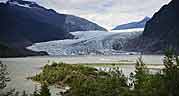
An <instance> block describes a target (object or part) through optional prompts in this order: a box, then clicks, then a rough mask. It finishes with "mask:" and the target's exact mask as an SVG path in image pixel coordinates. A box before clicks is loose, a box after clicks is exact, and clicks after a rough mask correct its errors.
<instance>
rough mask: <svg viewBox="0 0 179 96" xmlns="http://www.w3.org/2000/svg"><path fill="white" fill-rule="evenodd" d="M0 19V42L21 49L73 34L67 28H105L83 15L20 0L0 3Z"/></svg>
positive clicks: (75, 29)
mask: <svg viewBox="0 0 179 96" xmlns="http://www.w3.org/2000/svg"><path fill="white" fill-rule="evenodd" d="M0 21H1V23H0V26H1V27H0V34H1V35H0V42H3V43H5V44H6V45H8V47H11V48H15V49H22V50H23V49H24V48H25V47H27V46H29V45H31V44H33V43H37V42H45V41H51V40H62V39H68V38H73V35H72V34H70V33H69V32H70V31H87V30H106V29H104V28H102V27H100V26H99V25H97V24H95V23H93V22H90V21H88V20H86V19H83V18H80V17H77V16H72V15H66V14H60V13H57V12H55V11H54V10H52V9H46V8H44V7H42V6H40V5H38V4H36V3H35V2H30V1H23V0H8V1H7V2H6V3H0ZM82 25H83V26H82Z"/></svg>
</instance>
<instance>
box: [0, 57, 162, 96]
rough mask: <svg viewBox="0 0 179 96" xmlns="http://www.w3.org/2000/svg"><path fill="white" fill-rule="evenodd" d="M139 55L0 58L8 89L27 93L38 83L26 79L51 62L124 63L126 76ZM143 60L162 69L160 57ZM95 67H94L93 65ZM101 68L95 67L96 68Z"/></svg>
mask: <svg viewBox="0 0 179 96" xmlns="http://www.w3.org/2000/svg"><path fill="white" fill-rule="evenodd" d="M138 57H139V55H120V56H76V57H75V56H74V57H50V56H43V57H23V58H0V61H2V63H3V64H6V65H7V66H8V71H9V72H10V77H11V82H10V83H8V87H7V89H9V88H15V89H16V90H18V91H23V90H25V91H27V92H29V93H31V92H33V91H34V88H35V86H39V84H38V83H35V82H32V81H31V80H27V79H26V78H27V77H30V76H34V75H36V74H38V73H39V72H40V71H41V67H43V66H44V65H45V64H50V63H51V62H64V63H68V64H79V63H80V64H86V63H87V64H101V63H124V65H120V66H119V67H120V68H121V70H122V71H123V72H124V74H125V75H126V76H127V75H129V73H131V72H133V71H134V70H135V69H134V63H135V62H136V60H137V58H138ZM142 57H143V60H144V62H145V63H146V64H148V67H149V68H151V69H160V68H162V67H163V65H162V62H163V57H164V56H162V55H144V56H142ZM94 66H95V65H94ZM100 67H101V68H103V67H102V66H97V67H96V68H100ZM50 89H51V91H52V92H53V95H55V93H54V92H57V91H56V90H57V89H56V88H55V87H54V86H52V87H51V88H50Z"/></svg>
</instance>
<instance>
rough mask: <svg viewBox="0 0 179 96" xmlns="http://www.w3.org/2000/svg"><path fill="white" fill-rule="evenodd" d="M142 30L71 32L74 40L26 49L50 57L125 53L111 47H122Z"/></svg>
mask: <svg viewBox="0 0 179 96" xmlns="http://www.w3.org/2000/svg"><path fill="white" fill-rule="evenodd" d="M142 32H143V29H130V30H118V31H116V30H115V31H111V32H106V31H78V32H71V34H73V35H74V36H75V38H76V39H65V40H56V41H49V42H41V43H35V44H33V45H32V46H29V47H27V49H30V50H33V51H46V52H48V53H49V54H50V55H54V56H55V55H90V54H92V55H112V54H117V53H121V54H122V53H125V54H127V52H123V51H122V50H114V48H113V46H114V45H116V44H117V45H118V46H119V47H121V48H122V47H123V45H124V44H125V43H126V42H127V40H129V39H132V38H135V37H137V36H139V35H140V34H141V33H142Z"/></svg>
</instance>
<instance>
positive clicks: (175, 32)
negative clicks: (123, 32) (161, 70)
mask: <svg viewBox="0 0 179 96" xmlns="http://www.w3.org/2000/svg"><path fill="white" fill-rule="evenodd" d="M178 17H179V1H178V0H172V1H171V2H170V3H169V4H167V5H164V6H163V7H162V8H161V9H160V10H159V11H158V12H157V13H155V14H154V16H153V17H152V18H151V19H150V20H149V21H148V22H147V24H146V27H145V29H144V32H143V34H142V35H141V36H140V37H138V38H135V39H133V40H131V42H129V44H128V45H127V48H128V49H130V50H137V51H141V52H144V53H156V54H160V53H164V50H166V49H167V48H170V47H172V48H174V49H175V50H176V51H177V53H179V38H178V37H179V19H178Z"/></svg>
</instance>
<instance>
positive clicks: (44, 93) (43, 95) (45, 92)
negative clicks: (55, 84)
mask: <svg viewBox="0 0 179 96" xmlns="http://www.w3.org/2000/svg"><path fill="white" fill-rule="evenodd" d="M39 96H51V94H50V90H49V89H48V86H47V83H43V84H42V86H41V89H40V92H39Z"/></svg>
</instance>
